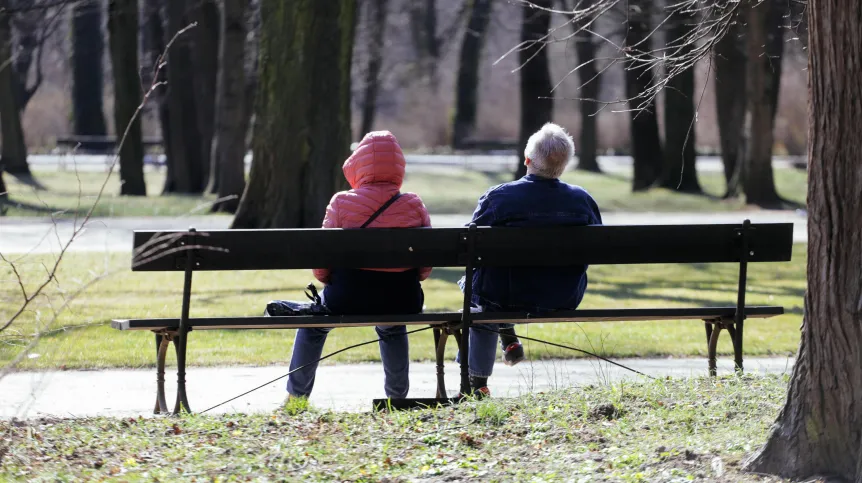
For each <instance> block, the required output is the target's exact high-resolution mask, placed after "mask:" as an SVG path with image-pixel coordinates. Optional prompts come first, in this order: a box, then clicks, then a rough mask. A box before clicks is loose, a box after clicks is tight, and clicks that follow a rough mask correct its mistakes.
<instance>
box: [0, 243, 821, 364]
mask: <svg viewBox="0 0 862 483" xmlns="http://www.w3.org/2000/svg"><path fill="white" fill-rule="evenodd" d="M51 261H52V259H51V258H50V257H48V256H28V257H26V258H24V259H21V260H19V261H18V262H17V263H18V268H19V271H20V272H21V273H22V275H23V277H24V279H25V280H26V282H27V288H28V291H29V293H32V291H33V288H34V286H35V284H37V283H38V282H40V281H42V280H44V276H45V268H44V266H45V265H48V264H50V263H51ZM805 262H806V247H805V245H795V246H794V251H793V261H792V262H786V263H777V264H752V265H751V266H750V267H749V285H748V292H747V302H748V303H749V304H751V305H780V306H783V307H785V309H786V312H787V313H786V314H785V315H783V316H780V317H776V318H773V319H766V320H763V319H752V320H750V321H749V322H748V323H747V324H746V325H745V353H746V355H749V356H752V355H773V354H780V355H791V354H794V353H795V351H796V349H797V345H798V343H799V326H800V323H801V320H802V304H803V294H804V291H805V283H806V282H805ZM128 266H129V255H124V254H110V255H104V254H86V253H72V254H69V255H68V258H67V259H65V260H64V261H63V263H62V264H61V270H60V272H59V275H58V279H57V282H56V283H52V284H51V285H50V286H49V287H48V289H47V290H46V292H45V294H44V296H42V297H39V298H38V299H36V300H34V302H33V304H32V305H31V306H30V307H28V311H27V312H25V313H24V314H23V316H22V317H21V318H20V320H18V321H17V322H16V323H15V325H13V326H12V327H11V328H10V330H7V331H6V332H4V333H2V334H0V365H2V364H4V363H6V362H8V361H9V360H11V359H13V358H14V357H16V355H18V354H19V353H20V352H21V351H22V347H23V345H24V344H26V343H27V341H28V340H29V338H30V336H31V335H32V334H33V333H34V332H35V331H36V328H37V326H38V327H42V326H44V324H46V323H47V322H49V321H50V320H51V318H52V314H53V313H54V312H53V311H54V310H55V309H56V308H58V307H60V306H62V304H63V303H64V301H65V300H69V298H70V297H71V296H72V295H73V294H74V293H75V292H76V291H77V290H78V288H79V287H81V286H82V285H83V284H85V283H86V282H88V281H90V280H92V279H93V278H94V277H96V276H99V275H100V274H103V273H113V274H112V275H110V276H107V277H106V278H104V279H103V280H101V281H99V282H97V283H96V284H94V285H93V286H91V287H90V288H89V289H88V290H87V291H86V292H84V293H82V294H81V295H80V296H79V297H78V298H76V299H74V300H73V301H72V302H71V303H70V305H69V308H68V309H67V310H65V311H63V312H61V314H60V316H59V318H58V319H57V321H56V323H55V324H54V325H52V328H53V329H54V332H52V333H51V334H50V335H47V336H45V337H44V338H43V339H42V340H41V341H40V342H39V345H38V346H37V347H36V348H35V349H33V350H32V351H31V353H30V357H31V358H25V359H24V361H23V364H22V366H21V367H23V368H29V369H48V368H57V367H65V368H102V367H150V366H152V365H153V364H154V361H155V358H154V342H153V336H152V334H151V333H148V332H120V331H117V330H113V329H111V328H110V327H109V322H110V320H111V319H114V318H152V317H178V316H179V312H180V302H181V290H182V274H181V273H132V272H131V271H130V270H129V269H128ZM460 275H461V272H460V271H457V270H454V269H448V270H447V269H435V270H434V273H433V274H432V278H431V279H430V280H428V281H427V282H425V283H424V288H425V293H426V305H427V311H441V310H449V311H451V310H456V309H457V308H459V307H460V305H461V293H460V292H459V291H458V289H457V287H456V285H455V283H454V282H455V281H456V280H457V279H458V278H459V277H460ZM589 275H590V286H589V288H588V291H587V295H586V297H585V299H584V303H583V305H582V308H625V307H631V308H637V307H685V306H714V305H732V304H734V303H735V300H736V277H737V266H736V265H733V264H719V265H703V264H695V265H645V266H637V267H620V266H594V267H591V268H590V272H589ZM310 280H312V277H311V274H310V273H309V272H307V271H272V272H232V273H227V272H225V273H223V272H204V273H198V274H195V278H194V284H193V288H194V295H193V298H192V310H191V315H192V316H193V317H195V316H196V317H203V316H230V315H237V316H242V315H257V314H260V313H261V311H262V310H263V307H264V305H265V304H266V302H267V301H269V300H271V299H276V298H281V299H294V300H303V299H304V295H303V294H302V289H303V288H304V286H305V285H306V284H307V283H308V282H309V281H310ZM14 281H15V278H14V276H13V274H12V273H11V270H10V267H9V266H8V265H6V264H4V263H0V321H5V320H8V319H9V317H10V316H11V314H12V313H14V312H15V311H16V310H17V309H18V308H19V307H20V301H21V295H20V292H19V291H18V290H19V289H18V287H17V284H16V283H15V282H14ZM518 332H519V333H520V334H522V335H526V336H530V337H536V338H544V339H549V340H552V341H556V342H560V343H566V344H573V345H575V346H577V347H582V348H585V349H591V350H594V351H598V352H601V353H604V354H608V355H613V356H615V357H633V356H703V355H705V353H706V342H705V340H704V339H705V336H704V329H703V324H702V323H700V322H697V321H680V322H669V321H668V322H630V323H619V322H609V323H586V324H550V323H541V324H530V325H525V326H520V327H519V328H518ZM293 335H294V332H293V331H292V330H242V331H238V330H219V331H200V332H192V333H191V335H190V342H189V361H190V363H191V364H194V365H225V364H253V365H266V364H276V363H279V364H285V363H287V362H288V359H289V357H290V353H291V344H292V341H293ZM375 337H376V336H375V334H374V331H373V329H371V328H361V329H341V330H335V331H333V332H332V333H331V334H330V336H329V339H328V340H327V345H326V352H330V351H334V350H336V349H338V348H341V347H344V346H347V345H350V344H354V343H357V342H360V341H365V340H369V339H374V338H375ZM454 345H455V344H451V346H454ZM432 346H433V341H432V337H431V335H430V333H422V334H417V335H414V336H411V341H410V350H411V357H412V358H413V359H414V360H431V359H432V357H433V350H432V349H433V347H432ZM525 347H526V349H527V355H528V357H529V358H531V359H538V358H552V357H576V356H578V354H576V353H573V352H568V351H563V350H558V349H553V348H549V347H547V346H544V345H542V344H539V343H533V342H527V343H526V344H525ZM719 349H720V351H721V353H723V354H728V353H731V352H732V351H731V347H730V343H729V338H728V337H727V336H726V335H725V336H724V337H722V343H721V345H720V346H719ZM450 351H451V354H452V355H454V348H453V347H450ZM36 354H38V356H36ZM376 360H379V354H378V353H377V348H376V346H375V345H368V346H365V347H361V348H358V349H355V350H351V351H347V352H345V353H343V354H340V355H339V356H337V357H335V358H333V359H332V360H331V361H330V362H336V361H340V362H361V361H376Z"/></svg>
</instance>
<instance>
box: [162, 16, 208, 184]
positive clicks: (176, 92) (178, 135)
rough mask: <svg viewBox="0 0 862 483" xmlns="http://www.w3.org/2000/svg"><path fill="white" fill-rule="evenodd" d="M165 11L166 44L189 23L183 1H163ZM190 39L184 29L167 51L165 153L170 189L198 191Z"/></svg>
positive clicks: (198, 149) (199, 177) (198, 159)
mask: <svg viewBox="0 0 862 483" xmlns="http://www.w3.org/2000/svg"><path fill="white" fill-rule="evenodd" d="M165 10H166V13H167V19H168V29H167V31H166V33H167V35H166V37H165V43H166V45H167V44H168V43H169V42H170V41H171V39H172V38H174V36H175V35H176V34H177V32H179V31H181V30H182V29H184V28H185V27H187V26H188V25H189V24H190V22H189V16H188V14H189V11H188V4H187V2H186V0H169V1H167V2H165ZM191 38H192V37H191V32H189V31H186V32H185V33H183V34H182V35H180V36H179V37H177V38H176V39H175V40H174V43H173V44H172V45H171V47H170V50H169V51H168V52H167V76H168V90H167V101H168V106H169V107H168V109H169V113H168V114H169V116H170V128H171V134H170V142H171V150H170V152H169V155H170V156H171V157H172V158H173V159H172V160H171V161H169V166H170V167H171V168H173V179H172V180H171V182H172V188H173V190H172V191H175V192H177V193H192V194H198V193H202V192H203V189H204V178H203V175H204V168H203V164H204V163H203V152H202V150H201V134H200V129H199V126H198V119H197V115H198V114H197V105H196V102H195V86H194V72H193V66H192V55H191V51H192V49H191V42H192V40H191ZM166 188H167V186H166ZM166 191H169V190H167V189H166Z"/></svg>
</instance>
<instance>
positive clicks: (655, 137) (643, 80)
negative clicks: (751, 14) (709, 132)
mask: <svg viewBox="0 0 862 483" xmlns="http://www.w3.org/2000/svg"><path fill="white" fill-rule="evenodd" d="M628 28H629V30H628V35H626V39H625V45H626V48H628V49H631V51H632V53H633V54H635V55H636V54H637V53H643V52H649V51H650V50H651V47H650V44H651V40H650V39H648V38H647V36H648V35H650V32H651V27H650V19H649V3H647V2H645V1H644V0H632V1H630V2H629V12H628ZM630 55H632V54H630ZM653 82H654V81H653V72H652V69H650V68H648V67H644V66H643V65H641V64H640V63H638V62H637V61H634V60H630V61H628V62H627V63H626V97H628V98H629V99H630V100H629V110H630V112H629V116H630V129H631V138H632V161H633V164H634V176H633V178H632V191H645V190H647V189H649V188H650V187H651V186H652V185H653V184H654V183H655V182H656V180H658V177H659V174H660V172H661V165H662V159H663V156H662V147H661V139H660V138H659V132H658V112H657V111H656V103H655V97H652V99H651V100H650V101H649V102H646V103H645V102H644V100H643V97H641V96H643V94H644V92H646V91H648V90H649V89H650V88H651V87H652V86H653Z"/></svg>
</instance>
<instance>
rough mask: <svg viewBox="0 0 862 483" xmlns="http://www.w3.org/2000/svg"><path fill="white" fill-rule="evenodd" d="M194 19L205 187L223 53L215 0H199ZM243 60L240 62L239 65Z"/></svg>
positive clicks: (196, 93)
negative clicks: (217, 82)
mask: <svg viewBox="0 0 862 483" xmlns="http://www.w3.org/2000/svg"><path fill="white" fill-rule="evenodd" d="M192 20H193V21H194V22H197V27H195V28H194V30H193V31H192V32H191V33H192V34H194V35H193V48H194V55H193V57H192V62H193V63H194V92H195V106H196V107H197V121H198V126H199V130H200V140H201V148H200V149H201V160H202V161H203V163H202V164H201V167H202V169H203V174H202V177H203V180H204V186H206V184H207V181H208V180H209V176H210V165H211V164H212V162H211V151H212V143H213V133H214V132H215V103H216V77H217V76H218V56H219V11H218V5H216V2H215V0H196V1H195V2H194V6H193V8H192ZM243 41H245V39H243ZM241 65H242V63H239V64H236V67H237V68H238V66H241Z"/></svg>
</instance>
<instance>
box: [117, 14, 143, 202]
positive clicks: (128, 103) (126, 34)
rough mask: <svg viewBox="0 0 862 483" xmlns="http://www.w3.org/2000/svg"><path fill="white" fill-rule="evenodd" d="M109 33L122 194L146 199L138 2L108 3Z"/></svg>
mask: <svg viewBox="0 0 862 483" xmlns="http://www.w3.org/2000/svg"><path fill="white" fill-rule="evenodd" d="M108 33H109V35H110V37H109V38H110V49H111V65H112V69H111V70H112V71H113V74H114V126H115V130H116V132H117V142H123V146H122V148H121V149H120V181H121V184H120V194H123V195H135V196H146V195H147V185H146V183H145V182H144V144H143V139H142V138H141V120H140V117H137V116H135V111H136V110H137V109H138V106H139V105H140V104H141V83H140V80H139V77H138V2H137V0H109V1H108ZM124 133H126V134H125V140H123V136H124Z"/></svg>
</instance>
